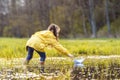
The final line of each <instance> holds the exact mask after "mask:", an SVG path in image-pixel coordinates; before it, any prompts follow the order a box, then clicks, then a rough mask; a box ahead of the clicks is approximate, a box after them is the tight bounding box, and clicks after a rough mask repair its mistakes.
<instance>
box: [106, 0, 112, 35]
mask: <svg viewBox="0 0 120 80" xmlns="http://www.w3.org/2000/svg"><path fill="white" fill-rule="evenodd" d="M108 3H109V0H105V15H106V22H107V28H108V36H109V37H111V26H110V19H109V9H108Z"/></svg>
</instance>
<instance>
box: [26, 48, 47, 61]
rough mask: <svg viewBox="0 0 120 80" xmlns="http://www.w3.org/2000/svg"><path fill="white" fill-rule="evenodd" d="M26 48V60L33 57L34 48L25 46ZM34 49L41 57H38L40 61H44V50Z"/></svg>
mask: <svg viewBox="0 0 120 80" xmlns="http://www.w3.org/2000/svg"><path fill="white" fill-rule="evenodd" d="M27 50H28V55H27V58H26V60H31V59H32V57H33V52H34V50H35V49H34V48H31V47H29V46H27ZM35 51H36V52H37V53H38V54H39V56H40V57H41V58H40V61H45V59H46V54H45V52H39V51H37V50H35Z"/></svg>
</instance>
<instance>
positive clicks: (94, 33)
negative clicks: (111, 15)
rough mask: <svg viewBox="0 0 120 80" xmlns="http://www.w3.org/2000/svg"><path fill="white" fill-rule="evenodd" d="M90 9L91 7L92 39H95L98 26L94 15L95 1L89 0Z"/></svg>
mask: <svg viewBox="0 0 120 80" xmlns="http://www.w3.org/2000/svg"><path fill="white" fill-rule="evenodd" d="M89 7H90V10H89V11H90V18H89V20H90V24H91V29H92V37H93V38H95V37H97V34H96V24H95V15H94V1H93V0H89Z"/></svg>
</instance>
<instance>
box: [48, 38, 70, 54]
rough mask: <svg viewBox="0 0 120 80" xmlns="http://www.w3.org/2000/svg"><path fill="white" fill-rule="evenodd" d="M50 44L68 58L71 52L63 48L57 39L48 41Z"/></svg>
mask: <svg viewBox="0 0 120 80" xmlns="http://www.w3.org/2000/svg"><path fill="white" fill-rule="evenodd" d="M48 41H49V42H48V43H49V44H50V45H52V47H54V48H55V49H56V50H57V51H58V52H60V53H63V54H65V55H67V56H68V54H69V51H68V50H67V49H66V48H65V47H63V46H62V45H61V44H60V43H59V42H58V41H57V40H56V39H55V38H53V39H50V40H48Z"/></svg>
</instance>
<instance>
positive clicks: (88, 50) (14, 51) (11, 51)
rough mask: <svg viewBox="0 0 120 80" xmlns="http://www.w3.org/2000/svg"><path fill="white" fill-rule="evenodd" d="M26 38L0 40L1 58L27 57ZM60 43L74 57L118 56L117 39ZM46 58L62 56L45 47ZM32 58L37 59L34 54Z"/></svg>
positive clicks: (63, 41)
mask: <svg viewBox="0 0 120 80" xmlns="http://www.w3.org/2000/svg"><path fill="white" fill-rule="evenodd" d="M27 40H28V38H0V54H1V55H0V57H1V58H21V57H25V56H26V55H27V52H26V49H25V45H26V42H27ZM60 43H61V44H62V45H63V46H64V47H65V48H67V49H68V50H69V51H70V53H72V54H73V55H75V56H81V55H120V40H119V39H78V40H65V39H62V40H60ZM45 50H46V53H47V56H48V57H53V56H54V57H58V56H62V57H63V56H64V55H61V53H59V52H57V51H56V50H55V49H54V48H50V47H47V48H46V49H45ZM35 53H36V52H35ZM34 57H35V58H36V57H39V56H38V54H34Z"/></svg>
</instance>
